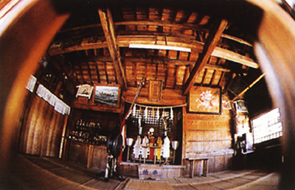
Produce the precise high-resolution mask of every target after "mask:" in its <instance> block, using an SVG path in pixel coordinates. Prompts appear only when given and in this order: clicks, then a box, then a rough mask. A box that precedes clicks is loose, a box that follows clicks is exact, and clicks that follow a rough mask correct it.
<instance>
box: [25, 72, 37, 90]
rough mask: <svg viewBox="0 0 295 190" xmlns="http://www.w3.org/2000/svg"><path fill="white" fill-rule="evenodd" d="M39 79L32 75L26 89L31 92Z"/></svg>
mask: <svg viewBox="0 0 295 190" xmlns="http://www.w3.org/2000/svg"><path fill="white" fill-rule="evenodd" d="M36 82H37V79H36V77H34V76H33V75H31V77H30V79H29V81H28V84H27V86H26V89H28V90H29V91H30V92H33V91H34V88H35V85H36Z"/></svg>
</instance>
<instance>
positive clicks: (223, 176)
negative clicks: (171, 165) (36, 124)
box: [0, 154, 279, 190]
mask: <svg viewBox="0 0 295 190" xmlns="http://www.w3.org/2000/svg"><path fill="white" fill-rule="evenodd" d="M14 159H15V162H14V163H15V164H14V165H13V166H12V167H11V172H10V173H9V174H7V175H6V177H7V179H0V189H5V190H6V189H25V190H26V189H28V190H29V189H30V190H31V189H38V190H39V189H42V190H46V189H48V190H54V189H62V190H64V189H71V190H73V189H86V190H88V189H101V190H129V189H130V190H131V189H132V190H135V189H137V190H157V189H161V190H162V189H163V190H165V189H167V190H170V189H177V190H182V189H183V190H184V189H185V190H197V189H204V190H208V189H212V190H220V189H232V190H233V189H235V190H246V189H251V190H255V189H257V190H258V189H259V190H261V189H262V190H263V189H267V190H272V189H277V184H278V181H279V174H278V173H277V172H269V171H262V170H241V171H226V172H221V173H216V174H209V175H208V177H194V178H187V177H181V178H169V179H161V180H160V181H154V180H139V179H134V178H126V179H124V180H122V181H120V180H119V179H117V178H115V179H110V180H109V182H105V181H104V178H103V176H102V175H100V174H98V173H97V172H96V171H93V170H87V169H85V168H83V167H80V166H77V165H75V164H73V163H69V162H63V161H60V160H59V159H53V158H41V157H34V156H27V155H20V154H18V155H16V156H15V158H14Z"/></svg>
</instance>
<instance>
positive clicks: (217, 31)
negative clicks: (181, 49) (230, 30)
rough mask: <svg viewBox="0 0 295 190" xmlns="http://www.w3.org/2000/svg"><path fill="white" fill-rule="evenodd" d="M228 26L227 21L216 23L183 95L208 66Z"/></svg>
mask: <svg viewBox="0 0 295 190" xmlns="http://www.w3.org/2000/svg"><path fill="white" fill-rule="evenodd" d="M226 26H227V21H226V20H218V21H217V22H216V23H214V25H213V28H212V29H211V31H210V32H209V36H208V37H207V39H206V42H205V44H204V48H203V51H202V53H201V55H200V56H199V57H198V60H197V62H196V64H195V66H194V68H193V70H192V72H191V73H190V76H189V79H188V80H187V82H186V84H185V86H184V91H183V95H186V94H188V92H189V90H190V88H191V87H192V86H193V85H194V82H195V78H196V77H197V76H198V74H199V73H200V72H201V71H202V70H203V68H204V67H205V65H206V64H207V62H208V60H209V58H210V56H211V54H212V52H213V51H214V49H215V47H216V45H217V43H218V41H219V40H220V38H221V35H222V33H223V31H224V29H225V27H226Z"/></svg>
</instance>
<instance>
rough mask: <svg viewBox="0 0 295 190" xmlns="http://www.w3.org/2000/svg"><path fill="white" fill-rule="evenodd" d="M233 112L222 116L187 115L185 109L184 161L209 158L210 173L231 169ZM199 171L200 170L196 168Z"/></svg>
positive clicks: (227, 112) (228, 111)
mask: <svg viewBox="0 0 295 190" xmlns="http://www.w3.org/2000/svg"><path fill="white" fill-rule="evenodd" d="M231 128H232V125H231V112H230V110H223V111H222V114H221V115H212V114H195V113H187V109H186V108H184V109H183V145H184V146H183V155H182V156H183V161H184V165H185V164H188V162H187V161H186V158H188V157H207V158H208V160H209V168H208V169H209V172H218V171H222V170H225V169H229V168H230V167H231V164H232V163H231V162H232V157H233V154H232V153H233V149H232V131H231ZM196 170H198V168H196Z"/></svg>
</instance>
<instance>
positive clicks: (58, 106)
mask: <svg viewBox="0 0 295 190" xmlns="http://www.w3.org/2000/svg"><path fill="white" fill-rule="evenodd" d="M36 94H37V95H38V96H39V97H40V98H43V99H44V100H45V101H46V102H48V103H49V104H50V105H52V106H54V110H55V111H57V112H58V113H60V114H63V115H65V114H67V115H70V112H71V107H70V106H68V105H67V104H66V103H64V102H63V101H62V100H60V99H58V98H57V97H56V96H55V95H54V94H52V93H51V92H50V91H49V90H48V89H47V88H45V87H44V86H43V85H42V84H39V86H38V88H37V91H36Z"/></svg>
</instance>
